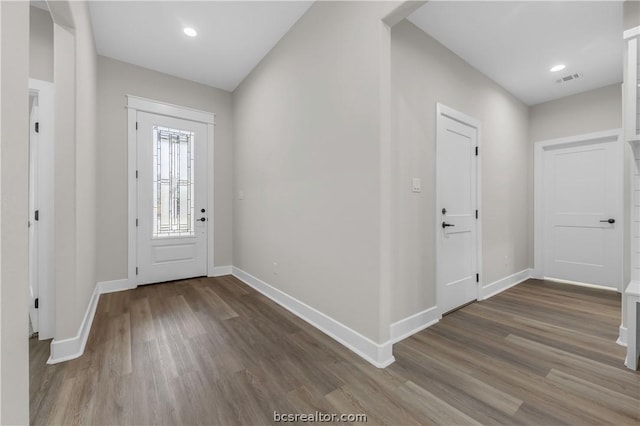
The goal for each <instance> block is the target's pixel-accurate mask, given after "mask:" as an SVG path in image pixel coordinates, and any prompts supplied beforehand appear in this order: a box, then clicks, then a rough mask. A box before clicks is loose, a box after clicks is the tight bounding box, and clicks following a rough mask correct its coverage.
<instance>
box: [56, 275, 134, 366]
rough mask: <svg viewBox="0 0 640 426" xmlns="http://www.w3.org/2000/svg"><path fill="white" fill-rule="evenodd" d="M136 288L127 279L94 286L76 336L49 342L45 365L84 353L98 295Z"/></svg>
mask: <svg viewBox="0 0 640 426" xmlns="http://www.w3.org/2000/svg"><path fill="white" fill-rule="evenodd" d="M133 288H136V286H135V284H134V285H133V286H131V284H130V281H129V280H128V279H127V278H124V279H121V280H113V281H101V282H99V283H97V284H96V286H95V287H94V289H93V294H92V295H91V299H90V300H89V304H88V305H87V311H86V312H85V314H84V318H83V319H82V323H81V324H80V329H79V330H78V334H76V335H75V336H74V337H70V338H68V339H62V340H56V339H53V341H52V342H51V355H50V356H49V359H48V360H47V364H57V363H59V362H63V361H69V360H72V359H76V358H78V357H80V356H82V354H83V353H84V348H85V346H86V345H87V340H88V339H89V333H90V332H91V325H92V324H93V319H94V317H95V315H96V308H97V307H98V301H99V300H100V295H102V294H106V293H113V292H116V291H124V290H131V289H133Z"/></svg>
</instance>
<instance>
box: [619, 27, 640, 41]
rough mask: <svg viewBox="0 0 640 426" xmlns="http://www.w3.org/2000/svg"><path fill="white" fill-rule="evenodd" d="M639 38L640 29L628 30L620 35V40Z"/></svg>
mask: <svg viewBox="0 0 640 426" xmlns="http://www.w3.org/2000/svg"><path fill="white" fill-rule="evenodd" d="M637 36H640V27H633V28H629V29H628V30H626V31H625V32H623V33H622V38H623V39H624V40H626V39H628V38H632V37H637Z"/></svg>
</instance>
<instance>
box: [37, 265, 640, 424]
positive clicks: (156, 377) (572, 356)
mask: <svg viewBox="0 0 640 426" xmlns="http://www.w3.org/2000/svg"><path fill="white" fill-rule="evenodd" d="M619 321H620V300H619V295H617V294H616V293H613V292H607V291H602V290H595V289H590V288H580V287H573V286H568V285H562V284H555V283H550V282H543V281H536V280H529V281H527V282H525V283H523V284H520V285H518V286H516V287H514V288H512V289H509V290H507V291H505V292H503V293H501V294H499V295H497V296H495V297H493V298H491V299H489V300H487V301H483V302H478V303H474V304H471V305H468V306H466V307H464V308H462V309H460V310H458V311H455V312H453V313H451V314H450V315H447V316H446V317H444V318H443V319H442V321H440V323H438V324H436V325H435V326H432V327H430V328H428V329H426V330H424V331H422V332H420V333H418V334H416V335H414V336H413V337H411V338H409V339H406V340H404V341H403V342H401V343H399V344H396V345H395V346H394V354H395V357H396V362H395V363H394V364H392V365H391V366H390V367H388V368H386V369H384V370H381V369H377V368H375V367H373V366H371V365H369V364H368V363H367V362H365V361H364V360H362V359H361V358H359V357H358V356H357V355H355V354H353V353H352V352H350V351H349V350H348V349H346V348H344V347H342V346H341V345H340V344H338V343H336V342H335V341H333V340H332V339H331V338H329V337H327V336H325V335H324V334H323V333H321V332H319V331H317V330H316V329H314V328H313V327H311V326H310V325H308V324H307V323H305V322H304V321H302V320H300V319H298V318H296V317H295V316H294V315H292V314H291V313H289V312H288V311H286V310H285V309H283V308H281V307H280V306H278V305H276V304H275V303H273V302H272V301H270V300H269V299H267V298H266V297H264V296H262V295H261V294H259V293H257V292H255V291H254V290H252V289H251V288H249V287H247V286H245V285H244V284H242V283H241V282H240V281H238V280H237V279H235V278H234V277H231V276H227V277H221V278H200V279H193V280H185V281H179V282H174V283H166V284H157V285H151V286H143V287H140V288H138V289H135V290H130V291H125V292H120V293H111V294H107V295H103V296H102V297H101V299H100V303H99V305H98V309H97V312H96V317H95V320H94V323H93V328H92V330H91V335H90V337H89V341H88V343H87V347H86V351H85V354H84V355H83V356H82V357H81V358H79V359H76V360H73V361H69V362H66V363H63V364H58V365H53V366H47V365H46V364H45V362H46V359H47V357H48V343H49V342H38V341H36V340H33V339H32V340H31V348H30V350H31V360H30V362H31V422H32V423H34V424H64V425H69V424H92V425H107V424H109V425H119V424H136V425H143V424H219V425H236V424H244V425H257V424H273V423H274V422H273V412H274V411H277V412H278V413H314V412H315V411H319V412H326V413H352V414H357V413H364V414H366V415H367V420H368V421H367V423H368V424H383V423H384V424H393V425H396V424H443V425H463V424H465V425H466V424H506V425H515V424H532V425H556V424H558V425H560V424H573V425H588V424H615V425H632V424H635V425H637V424H639V422H640V373H638V372H633V371H630V370H627V369H626V368H625V367H624V365H623V360H624V355H625V350H624V348H623V347H620V346H618V345H616V344H615V340H616V338H617V331H618V326H619Z"/></svg>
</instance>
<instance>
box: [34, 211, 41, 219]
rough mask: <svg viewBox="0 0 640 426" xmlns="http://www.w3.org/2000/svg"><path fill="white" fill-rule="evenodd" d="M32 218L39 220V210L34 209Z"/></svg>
mask: <svg viewBox="0 0 640 426" xmlns="http://www.w3.org/2000/svg"><path fill="white" fill-rule="evenodd" d="M33 218H34V219H35V220H40V210H36V212H35V213H34V214H33Z"/></svg>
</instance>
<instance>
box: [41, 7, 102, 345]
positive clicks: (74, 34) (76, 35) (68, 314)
mask: <svg viewBox="0 0 640 426" xmlns="http://www.w3.org/2000/svg"><path fill="white" fill-rule="evenodd" d="M54 3H55V4H54ZM54 3H52V17H53V21H54V31H53V37H54V39H53V46H54V52H55V55H54V62H53V71H54V74H53V76H54V81H55V84H56V89H55V90H56V93H55V141H56V143H55V148H54V179H55V181H54V185H55V187H54V209H55V218H54V228H55V232H54V233H55V236H54V238H55V243H54V244H55V252H54V263H55V283H56V284H55V298H56V329H55V336H54V338H55V340H56V341H60V340H63V339H67V338H72V337H74V336H75V335H76V334H77V333H78V330H79V327H80V325H81V323H82V320H83V318H84V315H85V312H86V310H87V306H88V304H89V300H90V298H91V295H92V293H93V290H94V288H95V285H96V247H97V242H96V231H95V229H96V148H97V147H96V145H97V138H96V121H97V120H96V118H97V117H96V99H97V98H96V50H95V45H94V42H93V33H92V30H91V24H90V19H89V10H88V6H87V4H86V2H54ZM69 25H73V28H70V27H69Z"/></svg>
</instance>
